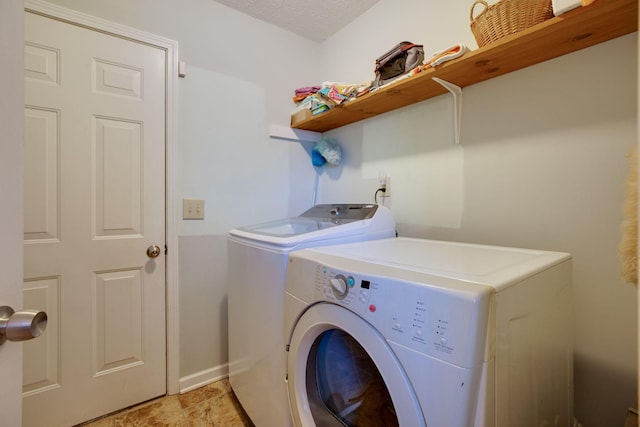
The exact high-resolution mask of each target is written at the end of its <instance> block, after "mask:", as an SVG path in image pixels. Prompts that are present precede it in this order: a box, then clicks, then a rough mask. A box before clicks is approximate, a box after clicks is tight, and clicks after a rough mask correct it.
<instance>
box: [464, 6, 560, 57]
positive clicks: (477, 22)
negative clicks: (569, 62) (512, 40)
mask: <svg viewBox="0 0 640 427" xmlns="http://www.w3.org/2000/svg"><path fill="white" fill-rule="evenodd" d="M477 5H483V6H484V10H482V12H480V13H479V14H478V15H477V16H475V17H474V12H475V9H476V6H477ZM469 18H470V20H471V32H472V33H473V36H474V37H475V38H476V41H477V42H478V47H482V46H485V45H488V44H489V43H492V42H494V41H496V40H499V39H501V38H502V37H505V36H508V35H509V34H515V33H517V32H519V31H522V30H524V29H526V28H529V27H531V26H533V25H536V24H539V23H540V22H542V21H546V20H547V19H549V18H553V5H552V4H551V0H500V1H499V2H498V3H496V4H493V5H491V6H489V5H488V4H487V2H486V1H484V0H476V1H475V2H474V3H473V6H471V14H470V17H469Z"/></svg>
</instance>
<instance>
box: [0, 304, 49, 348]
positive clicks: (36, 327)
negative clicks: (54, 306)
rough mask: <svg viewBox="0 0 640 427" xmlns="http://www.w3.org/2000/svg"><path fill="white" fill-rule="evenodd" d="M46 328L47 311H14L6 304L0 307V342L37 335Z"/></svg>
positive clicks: (23, 339) (21, 339)
mask: <svg viewBox="0 0 640 427" xmlns="http://www.w3.org/2000/svg"><path fill="white" fill-rule="evenodd" d="M46 328H47V313H45V312H44V311H38V310H22V311H18V312H14V311H13V308H11V307H9V306H8V305H3V306H2V307H0V344H4V342H5V341H7V340H9V341H26V340H30V339H31V338H37V337H39V336H40V335H41V334H42V333H43V332H44V330H45V329H46Z"/></svg>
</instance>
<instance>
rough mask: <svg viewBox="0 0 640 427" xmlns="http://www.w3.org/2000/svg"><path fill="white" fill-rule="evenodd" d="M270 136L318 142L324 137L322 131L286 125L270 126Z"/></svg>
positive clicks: (287, 139) (288, 139)
mask: <svg viewBox="0 0 640 427" xmlns="http://www.w3.org/2000/svg"><path fill="white" fill-rule="evenodd" d="M269 136H270V137H271V138H273V139H284V140H286V141H297V142H318V141H320V140H321V139H322V134H321V133H320V132H313V131H310V130H301V129H293V128H288V127H285V126H277V125H271V126H269Z"/></svg>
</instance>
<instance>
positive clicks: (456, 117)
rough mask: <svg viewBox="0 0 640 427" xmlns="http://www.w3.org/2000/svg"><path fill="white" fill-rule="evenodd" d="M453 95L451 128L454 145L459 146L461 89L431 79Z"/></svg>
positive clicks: (435, 78)
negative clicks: (452, 129) (452, 128)
mask: <svg viewBox="0 0 640 427" xmlns="http://www.w3.org/2000/svg"><path fill="white" fill-rule="evenodd" d="M431 78H432V79H433V80H434V81H435V82H436V83H440V84H441V85H442V86H443V87H444V88H445V89H447V90H448V91H449V92H451V95H453V127H454V132H455V134H454V138H455V143H456V145H458V144H460V127H461V126H462V88H460V86H457V85H454V84H453V83H449V82H447V81H445V80H442V79H440V78H438V77H431Z"/></svg>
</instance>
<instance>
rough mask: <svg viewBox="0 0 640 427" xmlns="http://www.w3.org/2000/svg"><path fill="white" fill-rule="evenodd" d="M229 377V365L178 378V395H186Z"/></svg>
mask: <svg viewBox="0 0 640 427" xmlns="http://www.w3.org/2000/svg"><path fill="white" fill-rule="evenodd" d="M228 376H229V365H228V364H227V363H225V364H224V365H220V366H216V367H214V368H210V369H205V370H204V371H200V372H196V373H195V374H191V375H187V376H186V377H181V378H180V393H181V394H182V393H186V392H188V391H191V390H195V389H196V388H200V387H202V386H205V385H207V384H211V383H213V382H216V381H219V380H222V379H224V378H227V377H228Z"/></svg>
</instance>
